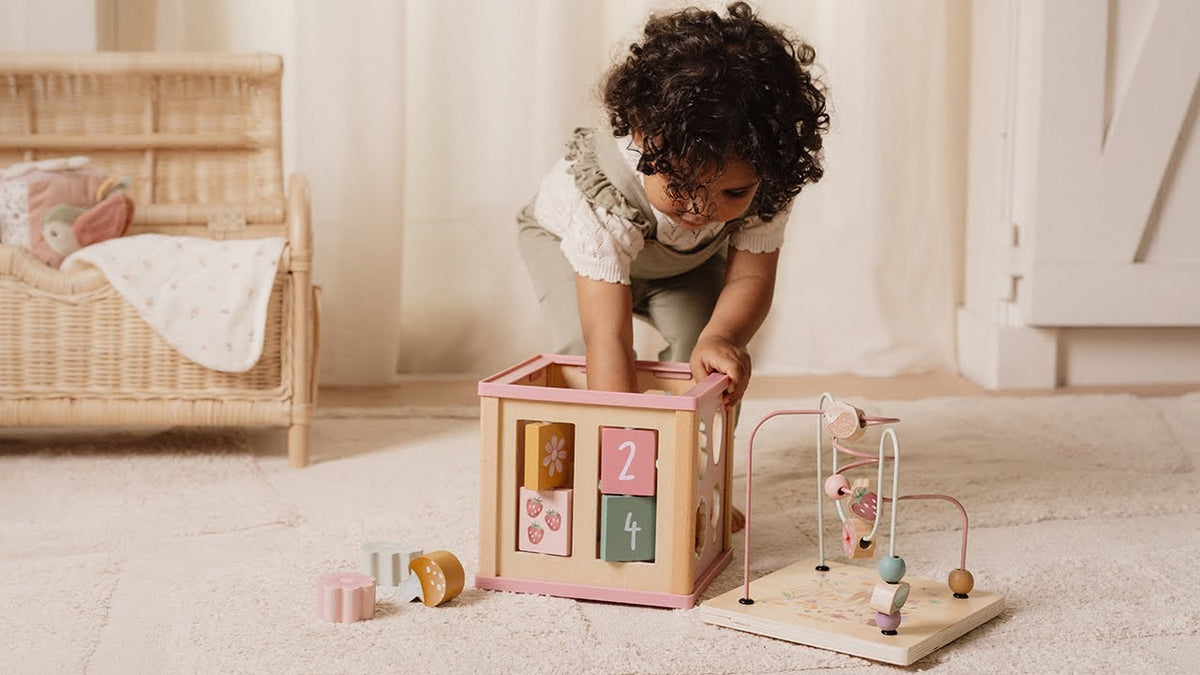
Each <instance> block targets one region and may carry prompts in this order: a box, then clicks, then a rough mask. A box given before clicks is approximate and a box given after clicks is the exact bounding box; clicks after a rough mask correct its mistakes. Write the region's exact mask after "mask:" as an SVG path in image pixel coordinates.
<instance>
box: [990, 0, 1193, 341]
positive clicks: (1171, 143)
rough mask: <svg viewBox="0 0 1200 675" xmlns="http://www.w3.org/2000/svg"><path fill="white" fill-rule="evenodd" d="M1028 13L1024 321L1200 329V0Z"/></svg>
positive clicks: (1063, 4) (1020, 187) (1059, 0)
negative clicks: (1199, 110)
mask: <svg viewBox="0 0 1200 675" xmlns="http://www.w3.org/2000/svg"><path fill="white" fill-rule="evenodd" d="M1019 15H1020V16H1019V19H1018V20H1019V22H1020V27H1019V30H1018V33H1017V35H1018V42H1019V45H1017V54H1018V55H1017V66H1016V67H1017V79H1018V81H1019V82H1021V85H1020V86H1019V91H1020V92H1023V93H1025V94H1026V95H1027V97H1026V98H1025V99H1024V100H1020V99H1021V95H1020V94H1018V100H1017V101H1016V105H1015V108H1016V109H1015V122H1016V125H1015V126H1016V136H1017V139H1016V141H1015V144H1014V146H1013V148H1014V156H1013V159H1012V161H1013V162H1014V167H1015V169H1016V171H1015V173H1014V176H1015V177H1014V182H1013V206H1014V212H1013V215H1014V218H1015V221H1016V227H1017V230H1016V232H1015V235H1016V238H1017V239H1018V240H1019V241H1018V242H1017V248H1018V256H1019V258H1020V264H1019V266H1018V271H1019V274H1022V275H1024V277H1025V279H1024V280H1023V281H1022V284H1021V285H1022V288H1023V290H1022V293H1023V294H1025V297H1024V298H1022V300H1023V301H1022V302H1020V304H1021V305H1022V307H1023V313H1024V319H1025V322H1026V323H1027V324H1028V325H1031V326H1048V327H1054V326H1196V325H1200V130H1198V129H1197V125H1198V124H1200V122H1198V120H1197V107H1198V106H1200V103H1198V101H1197V81H1198V78H1200V38H1198V37H1197V36H1198V35H1200V1H1198V0H1157V1H1156V0H1113V1H1111V2H1105V1H1102V0H1040V1H1038V0H1034V1H1031V0H1024V1H1023V2H1021V3H1020V10H1019ZM1030 84H1032V86H1029V85H1030Z"/></svg>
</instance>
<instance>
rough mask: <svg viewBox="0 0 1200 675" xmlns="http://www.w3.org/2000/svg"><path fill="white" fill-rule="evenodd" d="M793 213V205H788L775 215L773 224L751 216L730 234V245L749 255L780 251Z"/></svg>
mask: <svg viewBox="0 0 1200 675" xmlns="http://www.w3.org/2000/svg"><path fill="white" fill-rule="evenodd" d="M791 212H792V204H788V205H787V206H785V207H784V208H783V209H781V210H780V211H779V213H776V214H775V217H774V218H772V219H771V222H765V221H763V219H762V218H759V217H758V216H750V217H749V218H747V219H746V220H745V221H743V222H742V223H741V224H740V225H739V226H738V228H737V229H735V230H734V231H733V232H731V233H730V234H729V245H730V246H732V247H734V248H736V249H737V250H739V251H746V252H749V253H770V252H772V251H777V250H779V249H780V248H781V247H782V246H783V231H784V228H785V226H786V225H787V221H788V217H789V216H790V215H791Z"/></svg>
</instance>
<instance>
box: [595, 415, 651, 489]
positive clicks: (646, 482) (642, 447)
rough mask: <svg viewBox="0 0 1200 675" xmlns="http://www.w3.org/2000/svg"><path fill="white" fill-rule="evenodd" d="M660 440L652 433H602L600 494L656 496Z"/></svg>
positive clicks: (612, 429)
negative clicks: (655, 485) (655, 484)
mask: <svg viewBox="0 0 1200 675" xmlns="http://www.w3.org/2000/svg"><path fill="white" fill-rule="evenodd" d="M657 454H658V438H657V435H656V433H655V432H654V431H653V430H651V429H623V428H619V427H603V428H601V429H600V491H601V492H603V493H604V494H606V495H643V496H647V497H653V496H654V483H655V478H656V475H657V474H656V469H655V456H656V455H657Z"/></svg>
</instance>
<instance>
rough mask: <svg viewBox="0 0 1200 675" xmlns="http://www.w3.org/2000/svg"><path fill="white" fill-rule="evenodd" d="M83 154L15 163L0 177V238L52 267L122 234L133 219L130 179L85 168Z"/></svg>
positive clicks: (85, 162)
mask: <svg viewBox="0 0 1200 675" xmlns="http://www.w3.org/2000/svg"><path fill="white" fill-rule="evenodd" d="M86 165H87V158H85V157H72V158H69V159H53V160H42V161H39V162H27V163H23V164H16V165H13V166H11V167H9V168H7V169H5V170H4V172H3V178H2V179H0V241H2V242H3V243H6V244H13V245H16V246H21V247H24V248H27V249H29V250H30V251H31V252H32V253H33V254H34V255H35V256H37V257H38V258H39V259H41V260H43V261H44V262H46V264H48V265H51V266H53V267H58V266H60V265H62V262H63V259H64V258H66V257H67V256H69V255H71V254H72V253H74V252H75V251H77V250H79V249H80V248H82V247H84V246H87V245H89V244H95V243H97V242H101V241H105V240H106V239H112V238H114V237H120V236H121V235H123V234H125V233H126V232H127V231H128V230H129V223H130V222H131V221H132V220H133V200H132V199H130V198H129V196H127V195H125V194H124V191H125V190H126V189H127V188H128V183H127V182H126V181H122V180H116V179H114V178H113V177H111V176H109V175H108V174H106V173H105V172H103V171H97V170H94V169H88V168H86Z"/></svg>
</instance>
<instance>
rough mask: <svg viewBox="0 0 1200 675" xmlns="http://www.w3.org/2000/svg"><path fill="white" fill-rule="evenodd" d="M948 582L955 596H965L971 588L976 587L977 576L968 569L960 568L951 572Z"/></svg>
mask: <svg viewBox="0 0 1200 675" xmlns="http://www.w3.org/2000/svg"><path fill="white" fill-rule="evenodd" d="M947 583H948V585H949V586H950V590H951V591H953V592H954V596H955V597H962V598H965V597H967V594H968V593H970V592H971V589H972V588H975V577H973V576H971V573H970V572H968V571H966V570H963V569H958V570H954V571H952V572H950V579H949V580H948V582H947Z"/></svg>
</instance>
